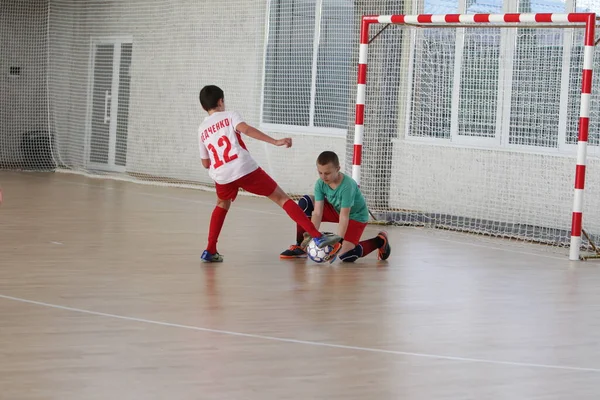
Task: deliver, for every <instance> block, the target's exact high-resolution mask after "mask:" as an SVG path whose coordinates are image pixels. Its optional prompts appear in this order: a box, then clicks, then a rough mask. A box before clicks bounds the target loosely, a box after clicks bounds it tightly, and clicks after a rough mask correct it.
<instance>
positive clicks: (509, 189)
mask: <svg viewBox="0 0 600 400" xmlns="http://www.w3.org/2000/svg"><path fill="white" fill-rule="evenodd" d="M393 151H394V154H393V160H394V162H393V168H392V184H391V193H390V208H392V209H408V210H420V211H423V212H427V213H438V214H450V215H455V216H464V217H469V218H483V219H487V220H493V221H500V222H509V223H522V224H531V225H534V226H540V227H551V228H560V229H565V230H570V228H571V212H572V207H573V187H574V182H575V165H576V162H575V161H576V158H575V156H574V155H571V156H558V155H549V154H547V155H543V154H531V153H524V152H515V151H506V150H480V149H473V148H465V147H451V146H440V145H432V144H428V143H414V142H409V141H406V140H396V141H395V143H394V150H393ZM592 152H595V150H592ZM598 171H600V160H599V159H598V158H597V157H590V160H589V165H588V169H587V174H586V193H585V199H584V204H585V208H584V229H587V230H589V231H590V232H594V233H597V232H600V210H599V209H598V207H597V204H599V201H600V174H598Z"/></svg>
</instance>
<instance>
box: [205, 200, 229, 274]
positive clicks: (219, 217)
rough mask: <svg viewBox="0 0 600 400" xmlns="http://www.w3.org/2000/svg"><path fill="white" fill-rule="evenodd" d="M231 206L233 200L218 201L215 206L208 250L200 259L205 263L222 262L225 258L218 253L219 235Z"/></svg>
mask: <svg viewBox="0 0 600 400" xmlns="http://www.w3.org/2000/svg"><path fill="white" fill-rule="evenodd" d="M230 206H231V200H221V199H217V205H216V206H215V208H214V210H213V212H212V215H211V217H210V225H209V228H208V244H207V246H206V250H204V252H203V253H202V256H201V257H200V258H201V259H202V261H204V262H222V261H223V256H222V255H221V254H219V252H218V251H217V242H218V240H219V234H220V233H221V228H223V224H224V223H225V217H226V216H227V211H228V210H229V207H230Z"/></svg>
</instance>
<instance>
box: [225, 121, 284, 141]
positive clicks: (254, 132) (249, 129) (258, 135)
mask: <svg viewBox="0 0 600 400" xmlns="http://www.w3.org/2000/svg"><path fill="white" fill-rule="evenodd" d="M235 129H237V130H238V131H240V132H242V133H243V134H244V135H247V136H250V137H251V138H253V139H256V140H261V141H263V142H266V143H269V144H273V145H275V146H285V147H292V139H291V138H283V139H274V138H272V137H271V136H269V135H267V134H266V133H264V132H262V131H260V130H258V129H256V128H255V127H253V126H250V125H248V124H247V123H245V122H240V123H239V124H237V126H236V127H235Z"/></svg>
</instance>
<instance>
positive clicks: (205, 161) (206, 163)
mask: <svg viewBox="0 0 600 400" xmlns="http://www.w3.org/2000/svg"><path fill="white" fill-rule="evenodd" d="M199 142H200V143H198V145H199V146H198V150H199V151H200V159H201V160H202V166H203V167H204V168H206V169H209V168H210V156H209V155H208V150H207V149H206V146H204V143H203V142H202V140H200V141H199Z"/></svg>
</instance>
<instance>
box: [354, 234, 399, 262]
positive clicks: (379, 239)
mask: <svg viewBox="0 0 600 400" xmlns="http://www.w3.org/2000/svg"><path fill="white" fill-rule="evenodd" d="M359 246H361V247H362V255H361V257H366V256H367V255H368V254H370V253H372V252H373V251H374V250H379V251H378V253H377V258H378V259H379V260H387V259H388V257H389V256H390V254H391V252H392V247H391V246H390V243H389V241H388V237H387V232H385V231H381V232H379V234H378V235H377V236H375V237H374V238H372V239H368V240H363V241H362V242H360V243H359Z"/></svg>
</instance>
